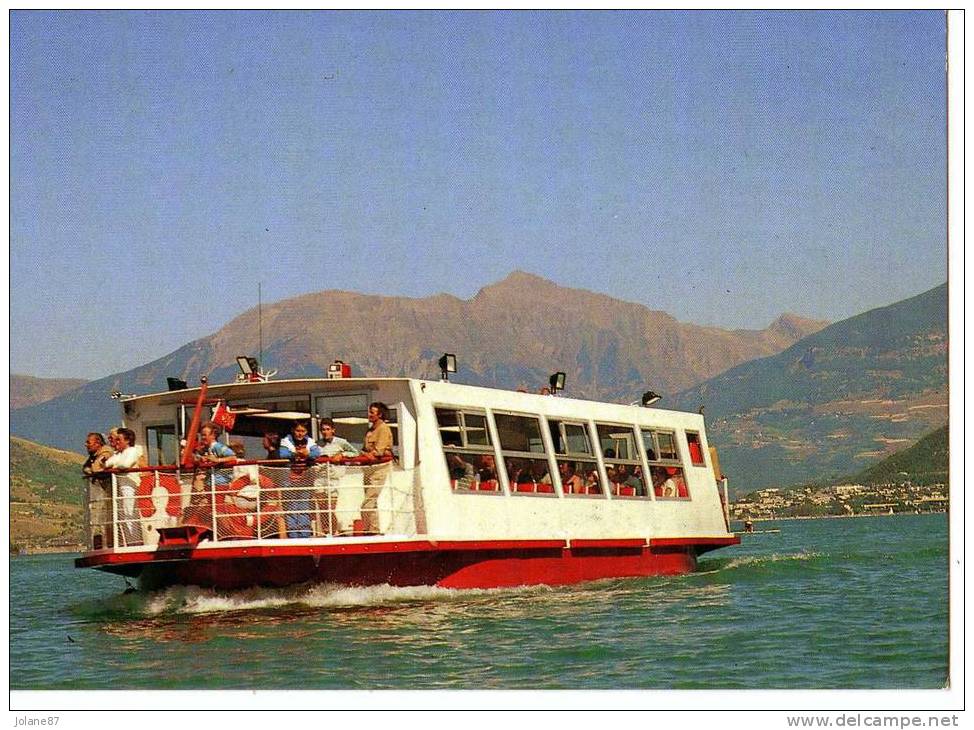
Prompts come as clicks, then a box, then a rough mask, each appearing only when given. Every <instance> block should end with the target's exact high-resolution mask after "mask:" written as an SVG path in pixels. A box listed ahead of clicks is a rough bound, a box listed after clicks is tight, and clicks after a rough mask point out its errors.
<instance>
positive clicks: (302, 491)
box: [280, 421, 321, 537]
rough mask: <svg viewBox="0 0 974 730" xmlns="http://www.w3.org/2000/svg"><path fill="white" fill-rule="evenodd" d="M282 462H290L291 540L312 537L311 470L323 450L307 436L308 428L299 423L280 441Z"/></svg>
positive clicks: (287, 497) (288, 508)
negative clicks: (292, 538)
mask: <svg viewBox="0 0 974 730" xmlns="http://www.w3.org/2000/svg"><path fill="white" fill-rule="evenodd" d="M280 451H281V458H282V459H289V460H290V461H291V469H290V471H289V472H288V488H287V489H286V490H284V499H283V506H284V512H285V513H286V514H285V515H284V524H285V526H286V527H287V536H288V537H311V486H312V484H313V483H314V477H313V474H312V473H311V471H310V469H309V467H310V466H312V465H313V464H314V462H315V459H317V458H318V457H319V456H321V447H319V446H318V444H316V443H315V441H314V439H313V438H311V437H309V436H308V424H307V423H305V422H304V421H296V422H295V423H294V426H292V427H291V433H290V434H288V435H287V436H285V437H284V438H283V439H281V446H280Z"/></svg>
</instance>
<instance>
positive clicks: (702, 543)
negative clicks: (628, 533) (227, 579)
mask: <svg viewBox="0 0 974 730" xmlns="http://www.w3.org/2000/svg"><path fill="white" fill-rule="evenodd" d="M740 541H741V539H740V538H739V537H738V536H737V535H730V536H728V537H696V538H695V537H657V538H651V539H650V540H649V543H648V545H647V541H646V539H645V538H621V539H578V540H569V541H568V542H567V543H566V541H565V540H408V541H400V542H349V543H340V544H329V545H323V544H321V543H316V544H312V545H266V544H265V545H248V546H239V547H238V546H235V545H232V544H227V545H226V546H225V547H205V548H185V547H180V548H172V549H165V548H163V549H160V550H151V551H150V550H146V551H138V552H130V553H101V554H97V555H85V556H83V557H80V558H77V559H76V560H75V566H76V567H78V568H93V567H97V566H100V565H122V564H131V563H150V562H166V561H173V560H180V561H182V560H192V559H206V560H221V559H232V558H268V557H295V556H306V555H312V556H314V555H318V556H328V555H364V554H370V553H371V554H381V553H415V552H436V551H461V550H463V551H471V550H473V551H496V550H526V551H532V550H551V549H557V548H562V549H569V548H578V549H586V550H592V549H595V550H598V549H603V550H611V549H619V548H643V547H647V546H648V547H649V548H657V547H659V548H674V547H675V548H694V549H697V550H699V551H701V552H702V551H708V550H713V549H716V548H719V547H725V546H728V545H737V544H738V543H740Z"/></svg>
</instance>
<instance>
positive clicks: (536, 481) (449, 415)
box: [435, 407, 705, 499]
mask: <svg viewBox="0 0 974 730" xmlns="http://www.w3.org/2000/svg"><path fill="white" fill-rule="evenodd" d="M435 411H436V419H437V424H438V426H439V432H440V438H441V440H442V444H443V454H444V457H445V459H446V465H447V470H448V472H449V474H450V481H451V484H452V485H453V488H454V489H455V490H456V491H461V492H500V491H501V483H500V479H499V469H503V470H504V473H505V475H506V477H507V483H508V485H509V488H510V491H511V493H512V494H555V484H560V485H561V488H562V490H563V491H564V493H565V494H566V495H570V496H584V497H604V496H605V494H606V490H605V489H604V488H603V485H602V478H601V477H600V472H599V466H598V457H597V456H596V453H595V451H594V449H593V444H592V440H591V437H590V432H589V428H588V425H587V423H586V422H584V421H573V420H570V419H548V420H547V428H548V431H549V435H550V438H551V446H552V448H553V449H554V454H553V456H554V463H555V464H556V466H557V472H558V473H557V477H553V476H552V474H551V469H550V461H549V454H548V448H547V446H546V444H545V439H544V438H543V436H542V428H543V426H542V421H541V419H540V418H539V417H537V416H525V415H517V414H509V413H495V414H493V421H494V426H495V427H496V433H497V439H498V444H497V448H496V449H495V447H494V444H493V443H492V440H491V430H490V426H489V416H488V414H487V413H486V412H478V411H474V410H468V409H463V410H461V409H456V408H445V407H444V408H436V409H435ZM595 432H596V435H597V438H598V447H599V452H600V453H601V454H602V459H603V462H604V464H605V475H606V477H607V487H608V491H609V493H610V494H612V495H613V496H618V497H632V498H649V497H650V495H651V492H650V490H652V495H654V496H655V497H657V498H661V499H689V498H690V493H689V489H688V487H687V481H686V473H685V471H684V468H683V462H682V459H681V458H680V453H679V449H678V447H677V442H676V432H674V431H666V430H660V429H638V430H637V429H636V428H635V427H633V426H631V425H630V426H623V425H617V424H608V423H596V424H595ZM683 435H684V437H685V440H686V445H687V453H688V454H689V455H690V462H691V463H692V464H693V465H694V466H705V461H704V458H703V448H702V442H701V439H700V434H699V433H696V432H694V431H685V432H683ZM640 451H643V452H644V453H645V457H646V462H645V466H644V463H643V454H641V453H640ZM498 459H499V463H498ZM646 467H648V468H649V474H648V479H647V477H646V472H645V468H646Z"/></svg>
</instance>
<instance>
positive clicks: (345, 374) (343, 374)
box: [328, 360, 352, 380]
mask: <svg viewBox="0 0 974 730" xmlns="http://www.w3.org/2000/svg"><path fill="white" fill-rule="evenodd" d="M350 377H352V366H351V365H349V364H348V363H347V362H345V361H343V360H335V362H333V363H332V364H331V365H329V366H328V379H329V380H341V379H342V378H350Z"/></svg>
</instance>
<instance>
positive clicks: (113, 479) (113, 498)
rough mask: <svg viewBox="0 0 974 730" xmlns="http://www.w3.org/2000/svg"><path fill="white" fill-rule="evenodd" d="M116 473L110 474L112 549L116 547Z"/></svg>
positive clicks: (117, 534) (117, 532)
mask: <svg viewBox="0 0 974 730" xmlns="http://www.w3.org/2000/svg"><path fill="white" fill-rule="evenodd" d="M118 538H119V529H118V474H112V549H113V550H117V549H118Z"/></svg>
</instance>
